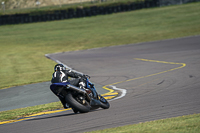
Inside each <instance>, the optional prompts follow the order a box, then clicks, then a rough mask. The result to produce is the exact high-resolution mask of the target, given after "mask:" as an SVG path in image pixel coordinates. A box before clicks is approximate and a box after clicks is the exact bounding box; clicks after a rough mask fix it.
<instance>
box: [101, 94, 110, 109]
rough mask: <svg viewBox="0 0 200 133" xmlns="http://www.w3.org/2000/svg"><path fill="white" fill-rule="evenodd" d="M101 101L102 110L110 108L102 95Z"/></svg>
mask: <svg viewBox="0 0 200 133" xmlns="http://www.w3.org/2000/svg"><path fill="white" fill-rule="evenodd" d="M99 101H100V103H101V108H103V109H108V108H109V107H110V104H109V102H108V101H107V100H106V99H105V98H104V97H102V96H101V95H99Z"/></svg>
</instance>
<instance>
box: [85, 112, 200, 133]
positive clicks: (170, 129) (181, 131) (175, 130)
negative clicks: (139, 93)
mask: <svg viewBox="0 0 200 133" xmlns="http://www.w3.org/2000/svg"><path fill="white" fill-rule="evenodd" d="M199 131H200V114H193V115H186V116H180V117H175V118H168V119H163V120H156V121H150V122H145V123H139V124H134V125H127V126H121V127H116V128H110V129H105V130H99V131H93V132H88V133H198V132H199Z"/></svg>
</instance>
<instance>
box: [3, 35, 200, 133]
mask: <svg viewBox="0 0 200 133" xmlns="http://www.w3.org/2000/svg"><path fill="white" fill-rule="evenodd" d="M199 43H200V36H195V37H187V38H179V39H172V40H164V41H156V42H148V43H140V44H130V45H122V46H113V47H105V48H97V49H90V50H83V51H75V52H66V53H57V54H51V55H49V57H50V58H52V59H54V60H59V61H61V62H63V63H64V64H66V65H68V66H69V67H71V68H73V69H75V70H77V71H80V72H83V73H85V74H88V75H90V76H91V77H92V78H91V81H93V82H95V83H98V84H100V85H102V86H105V85H113V86H116V87H117V88H122V89H126V90H127V94H126V95H125V96H124V97H122V98H120V99H117V100H113V101H110V104H111V107H110V108H109V109H107V110H104V109H98V110H96V111H92V112H89V113H85V114H74V113H73V112H72V111H71V110H69V111H65V112H61V113H55V114H50V115H44V116H39V117H37V118H34V119H30V120H26V121H21V122H16V123H11V124H4V125H0V131H1V132H2V133H3V132H9V133H27V132H28V133H33V132H34V133H42V132H43V133H44V132H48V133H58V132H61V133H63V132H70V133H71V132H86V131H93V130H99V129H105V128H111V127H118V126H123V125H127V124H134V123H139V122H146V121H152V120H157V119H165V118H169V117H176V116H182V115H188V114H194V113H200V98H199V97H200V82H199V80H200V44H199Z"/></svg>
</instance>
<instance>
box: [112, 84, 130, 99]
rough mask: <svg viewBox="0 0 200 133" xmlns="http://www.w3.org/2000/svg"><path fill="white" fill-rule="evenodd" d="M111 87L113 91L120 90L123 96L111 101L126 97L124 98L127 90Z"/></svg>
mask: <svg viewBox="0 0 200 133" xmlns="http://www.w3.org/2000/svg"><path fill="white" fill-rule="evenodd" d="M110 87H112V89H114V90H119V91H121V92H122V94H121V95H120V96H119V97H116V98H113V99H111V100H109V101H113V100H117V99H120V98H122V97H124V96H125V95H126V92H127V91H126V89H121V88H117V87H116V86H112V85H110Z"/></svg>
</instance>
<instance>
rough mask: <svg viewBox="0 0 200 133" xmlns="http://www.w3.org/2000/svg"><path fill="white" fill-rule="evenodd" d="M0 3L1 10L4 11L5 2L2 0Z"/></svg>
mask: <svg viewBox="0 0 200 133" xmlns="http://www.w3.org/2000/svg"><path fill="white" fill-rule="evenodd" d="M1 4H2V8H3V12H5V2H4V1H2V2H1Z"/></svg>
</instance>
